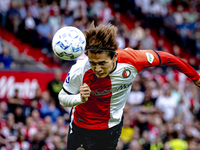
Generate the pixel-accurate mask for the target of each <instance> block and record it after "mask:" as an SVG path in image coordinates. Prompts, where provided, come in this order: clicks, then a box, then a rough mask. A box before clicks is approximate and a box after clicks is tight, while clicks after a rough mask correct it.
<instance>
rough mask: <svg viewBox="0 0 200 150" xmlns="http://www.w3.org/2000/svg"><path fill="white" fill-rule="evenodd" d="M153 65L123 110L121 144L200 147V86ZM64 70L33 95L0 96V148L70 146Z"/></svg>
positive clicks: (124, 148)
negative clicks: (62, 93) (63, 102)
mask: <svg viewBox="0 0 200 150" xmlns="http://www.w3.org/2000/svg"><path fill="white" fill-rule="evenodd" d="M160 71H161V69H160V68H149V69H147V70H145V71H143V72H142V73H141V74H139V75H137V76H136V78H135V80H134V82H133V85H132V89H131V93H130V95H129V97H128V100H127V103H126V105H125V108H124V113H123V122H124V124H123V127H122V133H121V136H120V139H119V142H118V146H117V150H199V148H200V144H199V143H200V95H199V93H200V89H199V88H198V87H196V85H194V84H193V82H191V81H190V80H189V79H188V78H187V77H186V76H185V75H184V74H182V73H179V72H176V71H173V70H172V69H169V68H168V69H167V75H166V76H163V75H161V74H160V73H159V72H160ZM61 75H62V71H61V69H60V68H54V79H52V80H51V81H50V82H49V83H48V84H47V87H46V90H45V91H41V88H40V87H38V88H37V89H36V91H35V97H34V98H33V99H28V100H27V99H22V98H21V97H20V89H17V88H16V89H15V92H14V95H13V96H11V97H8V98H7V99H4V100H1V101H0V150H7V149H9V150H11V149H12V150H28V149H30V150H57V149H59V150H67V136H68V128H69V122H70V111H71V108H70V107H62V106H61V105H60V104H59V101H58V93H59V91H60V90H61V89H62V85H63V81H62V79H61Z"/></svg>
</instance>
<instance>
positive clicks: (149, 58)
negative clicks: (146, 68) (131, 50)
mask: <svg viewBox="0 0 200 150" xmlns="http://www.w3.org/2000/svg"><path fill="white" fill-rule="evenodd" d="M145 54H146V56H147V60H148V62H149V63H150V64H152V62H153V60H154V56H153V55H152V54H151V53H145Z"/></svg>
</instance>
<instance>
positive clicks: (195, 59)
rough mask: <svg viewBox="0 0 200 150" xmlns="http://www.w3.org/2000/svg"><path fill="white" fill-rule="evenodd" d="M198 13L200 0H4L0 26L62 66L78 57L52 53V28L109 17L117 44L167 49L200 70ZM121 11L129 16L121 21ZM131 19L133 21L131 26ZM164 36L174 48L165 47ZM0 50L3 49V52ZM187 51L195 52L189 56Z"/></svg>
mask: <svg viewBox="0 0 200 150" xmlns="http://www.w3.org/2000/svg"><path fill="white" fill-rule="evenodd" d="M199 13H200V2H199V1H198V0H188V1H185V0H126V1H120V0H109V1H107V0H103V1H102V0H3V1H0V20H1V27H3V29H4V28H5V29H7V30H9V31H11V32H13V33H15V35H16V37H18V38H20V39H21V40H22V41H23V42H25V43H29V44H30V45H31V46H32V47H37V48H40V49H41V51H42V53H44V54H46V55H47V57H53V58H54V62H58V63H59V64H60V65H61V66H62V65H65V63H67V65H72V64H74V63H75V61H72V62H68V61H62V60H60V59H58V58H57V57H56V56H55V55H54V54H53V52H52V48H51V41H52V37H53V35H54V33H55V32H56V31H57V30H58V29H59V28H61V27H63V26H66V25H68V26H75V27H77V28H79V29H81V30H84V29H88V27H89V26H90V24H91V22H92V21H94V23H95V25H99V24H100V23H104V24H106V23H108V22H111V23H112V24H114V25H116V26H117V28H118V33H117V34H118V37H117V41H118V43H119V48H125V47H127V46H129V47H132V48H134V49H157V50H162V51H168V52H171V53H174V54H175V55H177V56H178V57H181V58H183V59H185V61H187V62H188V63H189V64H191V65H192V66H193V67H194V68H195V69H199V67H200V64H199V59H200V15H199ZM123 15H126V16H128V17H127V18H128V19H127V18H125V19H123V22H122V21H121V20H122V17H123ZM131 20H132V21H131ZM130 21H131V26H129V25H128V24H130V23H129V22H130ZM133 24H134V25H133ZM152 31H156V36H157V37H158V38H155V36H154V35H152ZM22 33H23V34H22ZM166 39H168V43H170V46H171V47H166V46H165V45H166ZM1 49H2V48H0V53H3V52H2V50H1ZM183 52H186V54H185V53H183ZM187 54H188V55H191V57H189V58H188V56H187ZM11 67H12V66H11Z"/></svg>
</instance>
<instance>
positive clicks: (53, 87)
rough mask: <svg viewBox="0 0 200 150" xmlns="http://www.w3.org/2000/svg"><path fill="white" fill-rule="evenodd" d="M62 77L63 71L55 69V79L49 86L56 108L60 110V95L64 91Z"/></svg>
mask: <svg viewBox="0 0 200 150" xmlns="http://www.w3.org/2000/svg"><path fill="white" fill-rule="evenodd" d="M61 77H62V70H61V69H59V68H54V79H53V80H51V81H50V82H49V83H48V85H47V90H48V92H49V94H50V96H51V98H52V99H53V100H54V101H55V102H56V107H58V108H61V106H60V103H59V100H58V93H59V92H60V90H61V89H62V84H63V81H62V79H61Z"/></svg>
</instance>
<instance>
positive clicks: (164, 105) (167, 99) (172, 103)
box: [156, 87, 177, 121]
mask: <svg viewBox="0 0 200 150" xmlns="http://www.w3.org/2000/svg"><path fill="white" fill-rule="evenodd" d="M171 91H172V89H171V88H170V87H169V88H167V89H166V91H165V93H164V95H160V96H159V97H158V99H157V100H156V107H157V108H158V109H160V111H163V112H164V116H163V119H164V120H165V121H169V120H171V119H173V118H174V116H175V109H176V106H177V102H176V99H174V98H173V97H172V96H171Z"/></svg>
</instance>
